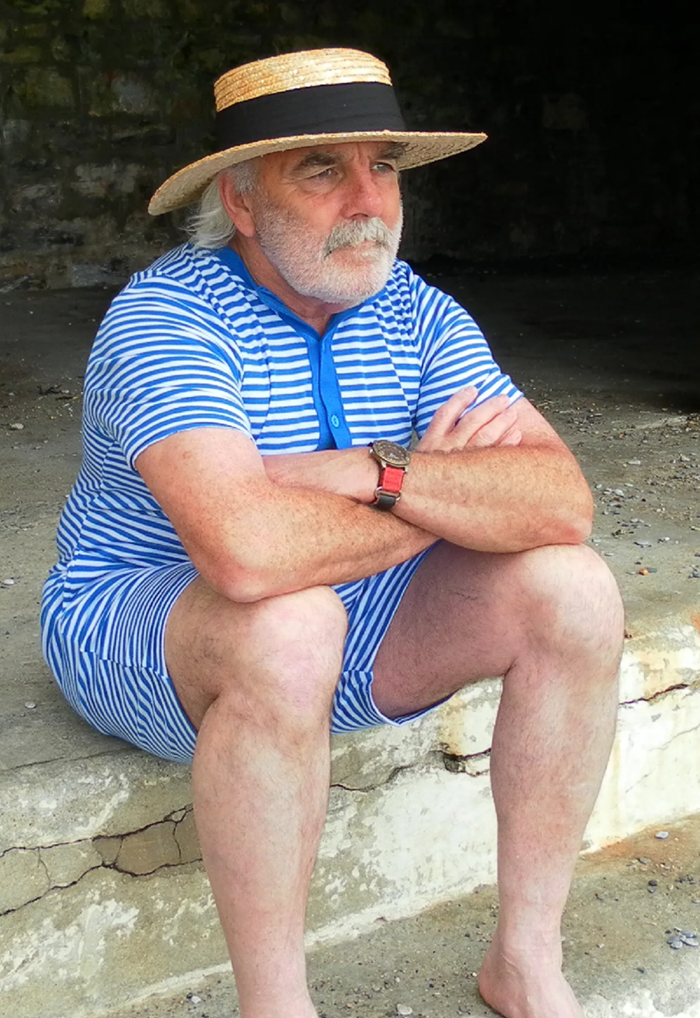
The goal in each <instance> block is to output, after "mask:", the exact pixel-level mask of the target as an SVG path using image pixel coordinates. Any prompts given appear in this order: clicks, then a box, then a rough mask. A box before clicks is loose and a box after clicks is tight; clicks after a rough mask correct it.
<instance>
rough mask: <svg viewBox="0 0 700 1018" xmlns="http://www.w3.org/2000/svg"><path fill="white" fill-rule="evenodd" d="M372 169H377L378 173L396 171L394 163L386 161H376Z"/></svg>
mask: <svg viewBox="0 0 700 1018" xmlns="http://www.w3.org/2000/svg"><path fill="white" fill-rule="evenodd" d="M373 169H375V170H377V171H378V172H379V173H382V174H388V173H396V172H397V170H396V166H395V164H394V163H387V162H378V163H375V164H374V167H373Z"/></svg>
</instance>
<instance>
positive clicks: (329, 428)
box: [42, 245, 519, 759]
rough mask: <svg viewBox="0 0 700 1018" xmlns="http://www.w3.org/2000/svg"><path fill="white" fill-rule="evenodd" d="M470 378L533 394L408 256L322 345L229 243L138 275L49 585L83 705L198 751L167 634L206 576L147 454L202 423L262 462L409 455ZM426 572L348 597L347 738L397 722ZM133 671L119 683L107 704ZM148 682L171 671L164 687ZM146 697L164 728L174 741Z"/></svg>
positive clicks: (115, 334)
mask: <svg viewBox="0 0 700 1018" xmlns="http://www.w3.org/2000/svg"><path fill="white" fill-rule="evenodd" d="M468 384H472V385H475V386H476V387H477V389H478V390H479V401H482V400H484V399H487V398H489V397H490V396H494V395H497V394H500V393H505V394H507V395H508V396H509V397H510V398H511V399H512V400H515V399H517V398H518V396H519V393H518V391H517V389H515V387H514V386H513V384H512V382H511V381H510V379H509V378H508V377H507V376H505V375H503V374H502V373H501V371H500V369H499V368H498V366H497V365H496V364H495V363H494V361H493V359H492V356H491V353H490V351H489V348H488V346H487V344H486V342H485V341H484V338H483V336H482V334H481V332H480V331H479V329H478V327H477V326H476V324H475V323H474V321H473V320H472V319H471V318H470V316H469V315H468V314H467V312H466V311H465V310H464V309H463V308H461V307H460V306H459V305H458V304H457V303H456V302H455V301H454V300H453V299H452V298H451V297H449V296H447V295H446V294H444V293H442V292H440V291H439V290H436V289H434V288H432V287H430V286H428V285H427V284H426V283H425V282H424V281H423V280H421V279H420V278H419V277H418V276H416V275H415V274H414V273H413V272H412V271H411V269H410V268H409V267H408V266H407V265H406V264H405V263H402V262H396V263H395V266H394V269H393V271H392V275H391V277H390V279H389V281H388V283H387V285H386V287H385V288H384V290H383V291H382V292H381V293H380V294H379V295H378V296H376V297H375V298H372V299H370V300H368V301H366V302H364V303H363V304H361V305H360V306H359V307H356V308H352V309H350V310H349V311H346V312H343V313H341V314H339V315H336V316H334V318H333V319H332V320H331V322H330V324H329V327H328V329H327V331H326V333H325V334H324V336H323V337H322V338H319V336H318V335H317V334H316V333H315V332H314V331H313V330H312V329H311V328H310V327H309V326H308V325H306V324H305V323H304V322H302V321H301V320H300V319H298V318H297V317H296V316H295V315H293V314H292V313H291V312H290V311H289V309H288V308H286V307H285V306H284V305H283V304H281V302H280V301H279V300H278V298H276V297H275V296H274V295H273V294H272V293H270V292H269V291H267V290H264V289H262V288H260V287H258V286H257V285H256V284H255V282H254V281H253V280H252V279H251V277H250V276H249V274H248V272H247V270H246V268H245V266H244V265H243V263H242V262H241V260H240V258H239V257H238V256H237V255H236V254H235V253H234V252H233V251H232V250H231V249H230V248H223V249H221V250H220V251H217V252H205V251H197V250H195V249H194V248H192V247H191V246H190V245H183V246H182V247H180V248H177V249H175V250H174V251H171V252H169V253H168V254H167V255H165V256H164V257H163V258H161V259H159V260H158V261H157V262H155V263H154V265H152V266H151V267H150V268H149V269H147V270H146V271H144V272H141V273H138V274H137V275H135V276H134V277H133V279H132V280H131V282H130V283H129V285H128V286H127V287H126V288H125V289H124V290H123V291H122V293H121V294H119V295H118V297H117V298H116V299H115V300H114V302H113V303H112V305H111V307H110V309H109V311H108V313H107V315H106V317H105V319H104V321H103V323H102V326H101V327H100V330H99V332H98V335H97V337H96V340H95V344H94V347H93V350H92V353H91V355H90V359H89V362H88V368H87V373H86V378H85V404H84V419H83V463H82V467H81V470H80V474H79V476H78V479H77V481H76V484H75V486H74V488H73V491H72V493H71V495H70V497H69V499H68V502H67V504H66V507H65V510H64V512H63V515H62V517H61V521H60V525H59V532H58V548H59V562H58V564H57V565H56V566H55V567H54V569H53V570H52V572H51V575H50V576H49V579H48V581H47V584H46V587H45V596H44V604H43V610H42V617H43V623H44V643H45V648H46V654H47V658H48V660H49V663H50V664H51V666H52V668H53V670H54V672H55V674H56V676H57V678H58V680H59V683H60V684H61V685H62V687H63V688H64V690H65V693H66V696H67V698H68V699H69V700H70V702H71V703H72V704H73V706H74V707H76V709H77V710H79V711H80V713H82V714H83V715H84V716H86V717H88V719H89V720H91V722H92V723H93V724H95V725H96V727H98V728H100V729H101V730H102V731H107V730H109V731H111V732H112V733H113V734H120V735H121V736H122V737H123V738H128V739H130V740H132V741H135V742H137V744H138V745H143V746H144V748H149V749H151V751H152V752H156V753H160V754H161V755H167V756H170V757H171V758H178V759H184V758H187V756H188V754H189V752H191V744H192V739H193V733H192V731H191V727H190V726H189V723H188V722H187V720H186V719H184V721H183V718H184V715H182V712H181V711H180V715H182V716H180V717H179V718H175V717H174V716H173V718H171V719H170V721H168V720H167V717H168V714H169V712H171V711H177V710H178V709H179V708H178V705H177V700H176V698H174V693H173V691H172V687H171V685H170V683H169V679H168V678H167V673H166V670H165V662H164V657H163V652H162V640H163V632H164V627H165V622H166V619H167V612H168V611H169V609H170V606H171V605H172V604H173V603H174V599H175V598H176V597H177V596H178V595H179V593H180V592H181V590H182V589H183V586H184V584H185V583H186V582H189V580H190V579H191V578H192V576H193V575H194V573H193V570H192V567H191V564H190V563H189V560H188V559H187V556H186V554H185V551H184V549H183V547H182V545H181V544H180V541H179V540H178V538H177V535H176V534H175V531H174V529H173V527H172V525H171V524H170V521H169V520H168V519H167V517H166V516H165V514H164V513H163V511H162V510H161V509H160V507H159V505H158V504H157V502H156V501H155V499H154V498H153V496H152V495H151V493H150V492H149V490H148V489H147V488H146V486H145V484H144V483H143V481H142V480H141V477H140V475H139V474H138V472H137V470H136V468H135V462H136V460H137V458H138V456H139V454H140V453H141V452H143V451H144V450H145V449H146V448H147V447H148V446H149V445H151V444H152V443H154V442H157V441H159V440H161V439H163V438H165V437H167V436H168V435H171V434H174V433H175V432H179V431H183V430H187V429H191V428H201V427H225V428H234V429H236V430H237V431H240V432H242V433H243V434H246V435H248V436H249V437H250V438H251V439H252V440H253V441H254V442H255V443H256V445H257V447H258V449H259V451H260V452H261V453H262V454H263V455H274V454H275V453H281V452H309V451H313V450H316V449H321V448H333V447H338V448H343V447H346V446H358V445H365V444H367V443H368V442H370V441H371V440H373V439H376V438H388V439H393V440H394V441H397V442H401V443H403V444H407V443H408V442H409V441H410V439H411V435H412V433H413V432H414V431H416V432H417V433H418V435H419V436H420V435H422V434H423V433H424V431H425V429H426V428H427V426H428V424H429V423H430V420H431V418H432V416H433V413H434V412H435V410H436V409H437V408H438V406H440V405H441V404H442V403H444V402H445V400H446V399H447V398H448V397H449V396H450V395H451V394H452V393H453V392H455V391H456V390H457V389H459V388H461V387H462V386H465V385H468ZM414 569H415V563H405V564H404V566H398V567H396V569H395V570H390V571H389V573H388V574H385V576H384V577H375V578H369V579H368V580H366V581H359V582H358V583H355V584H343V585H342V586H341V587H340V588H338V590H339V593H340V594H341V596H343V600H344V601H345V602H346V607H348V610H349V613H350V620H351V631H350V635H349V637H348V644H347V652H346V660H345V666H344V677H343V682H342V686H343V687H345V688H346V690H347V696H346V697H345V699H344V700H343V697H342V696H339V698H338V702H337V704H336V713H335V720H334V726H335V729H336V730H338V731H346V730H351V729H352V728H355V727H363V726H365V725H367V724H376V723H378V722H380V721H381V720H382V718H381V716H380V715H379V716H377V712H376V710H374V711H373V708H372V706H371V699H369V688H368V682H369V680H370V679H371V667H372V662H373V660H374V654H375V653H376V649H377V646H378V643H379V642H380V641H381V637H382V635H383V633H384V632H385V630H386V626H387V625H388V623H389V621H390V618H391V615H392V614H393V611H394V610H395V607H396V603H398V599H399V598H400V595H401V593H402V591H403V590H404V589H405V586H406V584H407V583H408V580H409V579H410V575H412V572H413V570H414ZM98 664H99V667H98ZM120 668H121V669H122V671H121V672H120ZM139 669H141V671H140V672H139ZM107 673H109V676H110V678H109V680H107V679H105V678H104V676H105V675H106V674H107ZM120 674H121V675H123V680H122V685H121V688H120V689H119V690H116V689H112V692H111V693H110V694H109V695H108V694H107V688H108V687H109V688H111V686H110V683H114V682H118V676H119V675H120ZM100 675H102V676H103V677H102V678H100V677H99V676H100ZM139 675H140V676H141V678H139ZM147 675H157V676H159V678H158V681H157V682H156V684H155V686H154V684H153V683H154V682H155V680H154V679H149V680H148V682H146V676H147ZM363 676H364V678H363ZM146 686H148V688H149V690H150V692H148V693H146V692H145V689H146ZM363 687H364V691H363ZM98 690H99V692H98ZM146 700H149V702H150V703H151V704H152V705H154V706H153V710H155V711H156V713H157V714H158V716H159V717H160V718H161V721H162V722H163V724H164V725H165V727H164V728H162V730H161V729H159V730H158V731H159V733H160V734H157V733H156V730H155V727H154V726H155V721H154V720H153V718H152V717H151V716H150V715H149V714H148V712H146V711H145V708H144V706H143V705H144V703H145V702H146ZM341 701H342V702H341ZM158 704H159V705H160V706H157V705H158ZM149 718H150V720H149ZM156 727H157V726H156ZM149 728H153V732H152V733H151V734H150V735H149V734H148V731H147V730H148V729H149ZM169 729H173V733H172V739H171V736H170V735H168V731H169ZM175 730H177V731H179V735H178V736H176V735H175V734H174V732H175ZM169 740H170V741H169ZM173 740H174V741H173ZM188 740H189V741H188ZM171 742H172V745H171ZM173 745H175V746H178V745H179V746H180V749H178V750H177V751H176V750H174V749H173ZM187 747H189V748H187ZM178 754H179V755H178Z"/></svg>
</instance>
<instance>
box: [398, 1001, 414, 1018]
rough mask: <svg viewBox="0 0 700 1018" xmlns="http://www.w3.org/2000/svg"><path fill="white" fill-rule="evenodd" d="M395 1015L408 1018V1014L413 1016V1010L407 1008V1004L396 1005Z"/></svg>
mask: <svg viewBox="0 0 700 1018" xmlns="http://www.w3.org/2000/svg"><path fill="white" fill-rule="evenodd" d="M396 1013H397V1014H400V1015H401V1016H402V1018H408V1015H409V1014H413V1008H412V1007H409V1006H408V1004H397V1005H396Z"/></svg>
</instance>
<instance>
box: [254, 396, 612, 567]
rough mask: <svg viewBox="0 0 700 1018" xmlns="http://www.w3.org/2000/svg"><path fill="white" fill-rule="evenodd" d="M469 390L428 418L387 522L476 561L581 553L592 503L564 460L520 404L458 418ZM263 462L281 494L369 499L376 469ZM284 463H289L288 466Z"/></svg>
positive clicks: (330, 462)
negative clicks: (548, 549) (288, 488)
mask: <svg viewBox="0 0 700 1018" xmlns="http://www.w3.org/2000/svg"><path fill="white" fill-rule="evenodd" d="M475 395H476V393H475V390H474V389H466V390H460V391H459V392H457V393H455V395H454V396H452V397H451V399H449V400H448V401H447V402H446V403H445V404H444V405H443V406H442V407H441V408H440V409H439V410H438V411H437V413H436V414H435V416H434V418H433V420H432V422H431V424H430V427H429V428H428V430H427V432H426V434H425V435H424V437H423V439H422V440H421V441H420V442H419V444H418V446H417V450H416V452H415V453H414V454H413V457H412V460H411V466H410V468H409V470H408V473H407V475H406V478H405V481H404V488H403V495H402V498H401V500H400V502H399V503H398V504H397V506H396V507H395V509H394V510H393V514H394V515H395V516H397V517H398V518H400V519H403V520H405V521H406V522H408V523H412V524H413V525H414V526H417V527H419V528H421V529H422V530H426V531H429V532H430V533H433V534H435V535H437V536H438V537H441V538H444V539H446V540H448V541H451V542H452V543H453V544H458V545H462V546H463V547H466V548H473V549H475V550H477V551H488V552H513V551H523V550H525V549H527V548H535V547H539V546H541V545H546V544H578V543H580V542H581V541H583V540H585V539H586V537H587V536H588V534H589V533H590V527H591V520H592V499H591V495H590V491H589V488H588V485H587V483H586V481H585V479H584V477H583V475H582V473H581V470H580V468H579V466H578V464H577V463H576V460H575V459H574V457H573V455H572V454H571V452H570V451H569V450H568V449H567V447H566V445H565V444H564V442H562V440H561V439H560V438H559V436H558V435H557V434H556V432H555V431H554V430H553V428H552V427H551V426H550V425H549V424H548V423H547V422H546V421H545V420H544V418H543V417H542V416H541V414H540V413H539V412H538V411H537V410H536V409H535V407H533V406H532V404H531V403H529V402H528V401H527V400H524V399H521V400H519V401H518V402H517V403H515V404H514V405H513V406H512V407H510V408H507V406H506V404H507V400H505V398H504V397H497V398H496V399H493V400H489V401H487V402H486V403H483V404H481V405H480V406H479V407H476V408H475V409H474V410H472V411H469V412H468V413H465V410H466V409H467V408H468V406H469V404H470V403H471V401H472V400H473V399H474V396H475ZM276 459H277V457H275V458H273V459H272V460H266V461H265V466H266V469H267V470H268V473H269V474H270V476H271V477H273V478H274V479H275V480H276V481H277V482H278V483H280V484H283V485H294V484H299V485H302V486H308V487H316V486H318V487H327V488H329V489H330V490H334V491H339V492H342V493H344V494H346V495H347V496H349V497H354V498H356V499H358V500H359V501H360V502H365V503H369V502H371V501H372V499H373V497H374V489H375V487H376V484H377V476H378V467H377V464H376V463H375V462H374V460H373V459H372V458H371V457H370V456H369V454H368V452H367V450H366V449H348V450H340V451H336V452H327V453H312V454H310V458H307V459H304V457H299V456H297V457H281V458H280V462H275V461H276ZM285 461H286V462H285Z"/></svg>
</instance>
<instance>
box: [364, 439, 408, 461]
mask: <svg viewBox="0 0 700 1018" xmlns="http://www.w3.org/2000/svg"><path fill="white" fill-rule="evenodd" d="M372 452H373V453H374V455H375V456H376V457H377V458H378V459H380V460H383V461H384V462H385V463H388V464H389V465H390V466H392V467H407V466H408V464H409V463H410V462H411V454H410V453H409V451H408V449H404V447H403V446H402V445H398V444H397V443H396V442H389V441H388V439H386V438H380V439H378V440H377V441H376V442H372Z"/></svg>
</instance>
